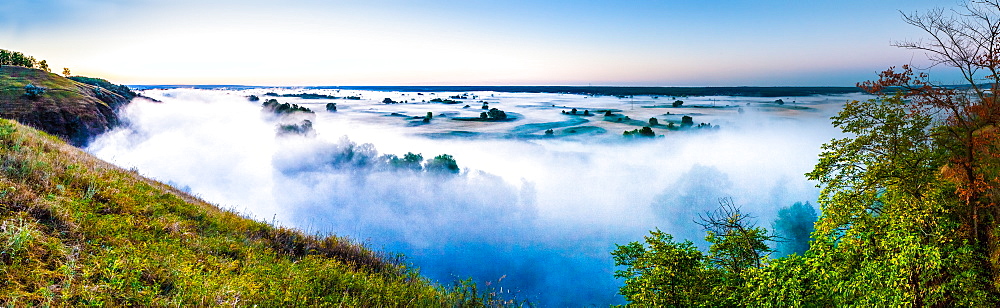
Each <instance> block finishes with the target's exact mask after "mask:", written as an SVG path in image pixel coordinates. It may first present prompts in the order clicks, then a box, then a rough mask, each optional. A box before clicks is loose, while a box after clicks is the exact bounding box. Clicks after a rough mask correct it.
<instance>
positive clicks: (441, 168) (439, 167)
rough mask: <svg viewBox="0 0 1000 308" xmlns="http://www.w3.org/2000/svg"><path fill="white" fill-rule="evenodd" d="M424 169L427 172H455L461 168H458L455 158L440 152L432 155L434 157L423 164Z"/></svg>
mask: <svg viewBox="0 0 1000 308" xmlns="http://www.w3.org/2000/svg"><path fill="white" fill-rule="evenodd" d="M424 169H426V170H427V171H428V172H434V173H439V174H457V173H458V172H459V171H461V169H459V168H458V163H457V162H456V161H455V158H454V157H452V156H451V155H448V154H441V155H438V156H434V159H431V160H428V161H427V163H426V164H424Z"/></svg>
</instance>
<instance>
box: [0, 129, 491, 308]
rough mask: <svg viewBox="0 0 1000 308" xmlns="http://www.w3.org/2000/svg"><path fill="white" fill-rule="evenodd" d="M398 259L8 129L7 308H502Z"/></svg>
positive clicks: (2, 209) (3, 260) (1, 294)
mask: <svg viewBox="0 0 1000 308" xmlns="http://www.w3.org/2000/svg"><path fill="white" fill-rule="evenodd" d="M393 260H394V259H393V258H388V257H386V256H384V255H382V254H379V253H376V252H373V251H371V250H369V249H367V248H366V247H363V246H361V245H358V244H355V243H352V242H350V241H348V240H345V239H343V238H339V237H333V236H330V237H323V236H314V235H307V234H304V233H302V232H299V231H297V230H291V229H286V228H281V227H275V226H272V225H269V224H267V223H263V222H259V221H255V220H252V219H248V218H246V217H243V216H241V215H239V214H236V213H233V212H228V211H224V210H220V209H219V208H217V207H215V206H213V205H211V204H208V203H206V202H204V201H201V200H199V199H197V198H194V197H191V196H190V195H187V194H185V193H183V192H180V191H178V190H176V189H174V188H172V187H170V186H167V185H164V184H162V183H159V182H156V181H152V180H149V179H146V178H144V177H142V176H140V175H138V174H136V173H135V172H134V171H127V170H123V169H120V168H117V167H114V166H112V165H110V164H108V163H106V162H103V161H101V160H99V159H96V158H94V157H93V156H90V155H88V154H87V153H85V152H83V151H81V150H79V149H77V148H75V147H72V146H70V145H68V144H66V143H65V142H63V141H61V140H59V139H57V138H55V137H52V136H49V135H47V134H45V133H42V132H39V131H37V130H34V129H32V128H29V127H26V126H23V125H21V124H18V123H16V122H14V121H10V120H0V305H3V306H15V307H21V306H99V307H103V306H175V307H188V306H254V305H257V306H258V307H287V306H334V307H442V306H444V307H459V306H482V305H501V304H504V303H502V302H501V301H498V300H496V299H489V298H485V299H484V298H483V294H488V293H485V292H483V293H478V292H477V291H475V286H474V285H471V284H470V283H468V282H467V281H465V282H460V283H458V284H456V286H455V287H450V288H446V287H442V286H439V285H436V284H433V283H431V282H429V281H427V280H426V279H425V278H422V277H421V276H419V275H418V274H417V273H416V271H414V270H412V269H409V268H406V267H404V266H402V265H400V264H398V262H394V261H393ZM487 297H488V296H487Z"/></svg>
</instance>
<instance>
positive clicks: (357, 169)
mask: <svg viewBox="0 0 1000 308" xmlns="http://www.w3.org/2000/svg"><path fill="white" fill-rule="evenodd" d="M321 152H324V154H321V155H320V156H321V157H320V158H319V160H318V161H310V163H314V164H318V165H308V166H300V167H301V168H300V169H301V171H306V170H309V171H313V170H321V169H322V168H317V167H327V168H329V169H332V170H334V171H344V172H350V173H355V174H359V173H360V174H364V173H370V172H416V173H425V174H437V175H454V174H459V173H460V172H461V168H460V167H459V166H458V162H457V161H456V160H455V158H454V157H453V156H451V155H448V154H440V155H437V156H434V157H433V158H430V159H424V156H423V155H422V154H420V153H412V152H407V153H406V154H404V155H403V156H402V157H400V156H397V155H395V154H380V153H379V151H378V150H377V149H375V146H374V145H372V144H371V143H362V144H358V143H355V142H354V141H351V140H350V139H347V137H344V138H342V139H341V140H340V142H338V143H337V144H334V145H331V146H330V147H329V148H328V149H327V150H326V151H321ZM288 162H289V163H293V164H299V163H301V162H300V161H299V159H293V160H289V161H288ZM282 169H283V170H292V172H296V171H298V170H296V169H295V168H287V166H286V167H285V168H282Z"/></svg>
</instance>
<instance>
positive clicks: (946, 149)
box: [613, 0, 1000, 307]
mask: <svg viewBox="0 0 1000 308" xmlns="http://www.w3.org/2000/svg"><path fill="white" fill-rule="evenodd" d="M949 12H950V13H949ZM904 20H905V21H906V22H907V23H909V24H910V25H913V26H916V27H917V28H919V29H921V30H923V31H925V32H926V33H927V34H928V35H929V36H930V39H929V40H924V41H915V42H900V43H896V44H895V45H896V46H899V47H903V48H908V49H915V50H921V51H924V52H927V53H928V54H929V55H930V58H931V60H932V61H934V62H935V64H937V65H939V66H947V67H952V68H956V69H958V70H959V71H960V72H961V74H962V75H963V76H964V78H965V81H967V82H968V85H967V86H965V87H945V86H940V85H936V84H934V83H932V82H931V81H930V78H929V76H928V75H927V74H926V73H915V72H914V71H913V69H912V68H911V67H909V66H903V67H902V68H901V69H895V68H890V69H888V70H886V71H884V72H882V73H881V74H880V75H879V79H878V80H875V81H867V82H863V83H860V84H859V85H858V86H859V87H861V88H863V89H865V90H866V91H867V92H869V93H872V94H876V95H877V97H876V98H874V99H870V100H866V101H851V102H848V103H847V104H846V105H845V106H844V109H843V110H842V111H841V112H840V113H839V114H838V115H837V116H835V117H833V118H832V119H833V125H834V126H836V127H838V128H840V129H841V130H842V131H843V132H844V133H845V135H847V136H850V137H846V138H839V139H834V140H832V141H830V142H829V143H827V144H824V145H823V147H822V150H823V151H822V153H821V154H820V158H819V162H818V163H817V164H816V166H815V168H814V169H813V170H812V171H811V172H809V173H808V174H806V176H807V177H808V178H809V179H810V180H814V181H817V182H818V183H820V184H819V186H820V187H821V188H822V191H821V193H820V196H819V205H820V207H821V215H820V216H819V218H818V220H817V221H816V222H815V224H814V228H815V230H813V231H812V234H811V241H810V242H809V244H808V246H807V247H806V246H803V247H800V248H798V250H803V249H804V250H805V251H804V253H801V254H800V253H793V254H791V255H789V256H785V257H781V258H771V257H770V256H768V254H767V253H768V252H770V246H769V242H771V241H773V240H777V239H778V238H775V237H772V236H783V237H789V238H798V237H801V236H802V234H803V233H804V232H805V231H806V229H803V228H800V227H794V228H793V227H792V226H795V225H801V222H802V221H803V220H808V219H809V217H811V213H809V211H808V210H806V209H805V208H804V207H805V206H806V205H802V206H797V205H793V206H792V207H790V208H787V209H783V210H782V211H780V212H779V218H778V219H779V221H782V222H783V223H788V225H787V226H788V227H784V226H782V225H780V224H776V225H775V227H776V228H775V229H777V232H776V233H774V234H772V233H770V232H769V231H766V230H763V229H762V228H760V227H757V226H755V225H754V224H753V223H752V222H748V221H745V220H742V221H741V218H742V217H744V216H743V215H744V214H743V213H742V212H740V211H739V209H738V208H733V207H732V206H729V205H724V206H723V207H722V210H721V212H720V213H721V214H717V215H715V216H713V217H709V218H708V219H707V220H703V222H704V221H708V222H709V224H710V225H714V224H713V223H717V222H720V221H721V222H722V224H723V225H725V226H731V228H730V229H718V228H708V227H706V228H705V229H706V231H707V233H708V235H707V236H706V239H707V240H708V241H709V242H710V243H711V244H712V245H711V246H710V247H709V249H708V251H707V252H702V251H699V250H698V249H697V248H695V247H694V245H693V244H691V243H690V242H676V241H674V240H673V237H672V236H670V235H669V234H665V233H663V232H661V231H659V230H656V231H652V232H651V233H650V235H649V236H647V237H646V238H645V241H644V243H640V242H633V243H629V244H626V245H622V246H619V247H618V249H616V250H615V251H614V252H613V255H614V257H615V261H616V263H617V264H618V265H620V266H624V269H623V270H620V271H618V272H617V273H616V277H620V278H624V279H625V286H624V287H622V288H621V294H622V295H624V296H625V298H626V299H627V300H628V301H629V302H630V305H634V306H639V307H664V306H720V307H733V306H751V307H762V306H763V307H786V306H790V307H799V306H820V307H841V306H864V307H869V306H877V307H884V306H909V307H923V306H933V307H954V306H960V307H996V306H998V305H1000V284H997V283H996V282H997V281H1000V259H998V258H996V257H995V256H997V255H1000V236H998V234H1000V220H998V219H1000V206H998V202H1000V190H998V189H997V187H1000V135H998V134H1000V130H998V128H997V127H998V121H1000V101H998V99H997V97H996V96H995V95H994V94H993V93H998V92H1000V74H997V73H996V72H998V71H1000V61H997V59H1000V49H998V48H995V47H994V46H1000V30H998V29H1000V0H986V1H974V2H970V3H968V4H966V5H963V6H962V9H961V10H959V11H945V10H933V11H930V12H928V13H923V14H920V13H914V14H905V15H904ZM981 72H988V73H987V74H982V73H981ZM984 75H985V76H984ZM734 230H735V232H733V231H734ZM720 234H723V235H728V236H724V237H721V238H720V237H719V235H720ZM730 239H732V240H730ZM720 257H721V259H720ZM719 260H728V262H719Z"/></svg>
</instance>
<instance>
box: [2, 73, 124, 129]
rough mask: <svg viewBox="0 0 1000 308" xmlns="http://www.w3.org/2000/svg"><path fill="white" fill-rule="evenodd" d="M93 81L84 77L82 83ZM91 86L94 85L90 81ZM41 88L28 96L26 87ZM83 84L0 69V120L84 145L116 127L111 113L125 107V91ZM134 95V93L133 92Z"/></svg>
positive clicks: (59, 77)
mask: <svg viewBox="0 0 1000 308" xmlns="http://www.w3.org/2000/svg"><path fill="white" fill-rule="evenodd" d="M90 80H96V79H93V78H87V79H86V80H84V81H90ZM92 83H93V84H98V83H96V82H92ZM29 84H30V85H32V86H36V87H41V88H42V89H43V90H42V91H43V92H42V93H41V94H39V95H37V96H31V95H29V94H28V93H27V92H28V91H27V90H26V88H25V87H26V86H28V85H29ZM93 84H85V83H81V82H77V81H74V80H71V79H69V78H65V77H62V76H59V75H56V74H53V73H49V72H46V71H43V70H39V69H32V68H26V67H20V66H10V65H4V66H0V117H2V118H6V119H16V120H18V121H19V122H21V123H23V124H27V125H30V126H32V127H36V128H39V129H42V130H45V131H46V132H49V133H51V134H54V135H57V136H59V137H62V138H64V139H66V140H68V141H70V142H71V143H73V144H74V145H83V144H86V143H87V141H89V140H90V139H91V138H93V137H94V136H96V135H98V134H100V133H103V132H105V131H107V130H108V129H110V128H111V127H112V126H114V125H116V124H117V122H118V118H117V117H116V116H115V110H116V109H117V108H118V107H120V106H123V105H125V104H127V103H128V102H129V99H131V97H123V96H122V95H120V94H119V93H122V94H126V95H127V94H128V93H129V92H122V91H117V92H119V93H115V91H114V90H117V88H115V89H110V90H109V89H106V88H104V87H101V86H97V85H93ZM133 94H134V93H133Z"/></svg>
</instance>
